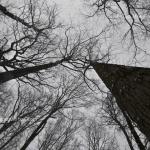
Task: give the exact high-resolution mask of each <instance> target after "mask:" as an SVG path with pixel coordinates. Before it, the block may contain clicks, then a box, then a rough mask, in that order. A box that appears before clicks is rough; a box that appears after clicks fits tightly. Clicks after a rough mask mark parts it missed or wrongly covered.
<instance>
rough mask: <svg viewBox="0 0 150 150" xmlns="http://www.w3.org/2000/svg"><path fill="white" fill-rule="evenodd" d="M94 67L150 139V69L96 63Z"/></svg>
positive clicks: (119, 104)
mask: <svg viewBox="0 0 150 150" xmlns="http://www.w3.org/2000/svg"><path fill="white" fill-rule="evenodd" d="M93 68H94V69H95V71H96V72H97V74H98V75H99V77H100V78H101V79H102V80H103V82H104V83H105V85H106V86H107V88H108V89H109V90H110V91H111V93H112V94H113V96H114V97H115V98H116V101H117V104H118V106H119V107H121V109H123V111H125V112H127V114H128V115H129V116H130V118H131V119H132V121H134V122H135V123H136V124H137V126H138V128H139V130H140V131H141V132H142V133H144V134H145V136H146V137H147V138H148V140H149V141H150V69H149V68H140V67H126V66H121V65H114V64H103V63H95V64H93Z"/></svg>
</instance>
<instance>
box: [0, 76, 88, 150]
mask: <svg viewBox="0 0 150 150" xmlns="http://www.w3.org/2000/svg"><path fill="white" fill-rule="evenodd" d="M41 90H42V89H41ZM45 90H47V92H46V91H45ZM44 91H45V92H44ZM89 95H90V93H88V90H87V88H86V84H85V83H84V82H83V80H82V78H81V77H78V76H77V77H74V78H73V77H71V78H70V80H69V76H68V77H67V76H66V74H65V76H64V77H62V78H61V81H60V83H59V84H58V85H57V87H55V88H54V87H49V89H45V88H43V91H39V92H38V91H37V90H35V89H34V88H33V89H32V88H30V89H28V87H26V88H24V86H23V87H22V85H20V86H19V87H18V96H17V97H16V100H15V99H12V101H11V103H10V105H9V108H8V109H7V110H6V111H5V114H4V115H5V118H4V119H3V121H2V122H1V128H0V136H1V139H0V149H16V147H17V146H18V148H19V147H20V149H21V150H23V149H26V148H27V147H28V146H29V145H30V144H31V143H34V140H35V139H36V137H37V136H38V135H39V134H40V133H42V131H43V129H44V128H45V126H47V125H48V124H49V123H50V122H53V120H54V121H55V118H57V117H58V120H59V114H60V113H61V114H63V111H65V109H66V110H68V109H71V108H72V107H74V108H76V107H77V108H78V107H81V106H84V103H86V98H88V96H89ZM6 101H7V99H6ZM72 123H73V122H72ZM72 123H71V124H68V129H66V130H69V129H70V128H71V129H70V130H73V129H74V128H75V129H77V128H76V126H74V125H73V127H72ZM73 124H74V123H73ZM63 127H64V126H63ZM72 128H73V129H72ZM62 129H63V128H62ZM64 130H65V129H64ZM73 131H74V130H73ZM66 132H67V131H66ZM68 134H70V132H69V133H68ZM68 136H69V135H68ZM69 137H70V136H69ZM66 140H67V139H66ZM64 142H65V141H64ZM15 145H16V147H15ZM62 146H63V144H62Z"/></svg>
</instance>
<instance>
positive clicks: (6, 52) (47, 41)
mask: <svg viewBox="0 0 150 150" xmlns="http://www.w3.org/2000/svg"><path fill="white" fill-rule="evenodd" d="M0 11H1V16H0V17H1V20H2V21H1V22H2V23H3V24H2V25H3V26H4V27H3V28H4V29H3V30H4V31H3V32H1V35H0V37H1V42H0V46H1V52H0V67H1V69H2V72H1V73H0V83H3V82H6V81H9V80H11V79H16V78H19V79H20V80H21V81H24V82H36V83H37V84H38V83H40V82H42V81H43V82H44V77H45V78H46V79H47V77H48V72H50V69H49V68H52V67H56V66H58V65H63V66H64V65H65V63H69V64H71V66H72V67H71V66H70V67H71V68H74V67H77V68H78V69H79V68H81V66H82V68H84V67H85V63H86V62H87V59H88V58H89V56H88V50H89V49H93V47H94V45H95V44H96V42H97V39H96V37H97V36H96V37H92V38H88V37H85V36H84V33H83V35H82V33H81V32H80V31H77V30H76V34H74V35H73V33H71V32H72V30H74V29H73V28H72V27H66V28H64V27H63V25H61V24H60V23H57V21H56V16H57V12H56V6H48V4H46V2H44V1H43V2H40V1H34V0H29V1H26V3H24V4H22V7H19V6H18V7H17V6H16V7H11V6H7V4H5V5H2V4H1V5H0ZM13 11H14V12H15V11H16V12H17V14H19V15H16V14H15V13H14V12H13ZM8 21H9V22H10V24H7V22H8ZM7 31H9V34H8V33H7ZM73 32H74V31H73ZM77 32H78V33H77ZM74 33H75V32H74ZM67 67H69V66H68V65H67ZM43 70H47V71H43ZM31 73H32V74H31ZM21 77H24V78H21Z"/></svg>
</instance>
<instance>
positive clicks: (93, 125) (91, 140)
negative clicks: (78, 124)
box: [85, 119, 119, 150]
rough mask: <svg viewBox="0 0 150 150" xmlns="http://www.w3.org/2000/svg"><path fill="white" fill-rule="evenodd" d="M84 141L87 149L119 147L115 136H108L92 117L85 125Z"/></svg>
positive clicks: (98, 149) (113, 148) (113, 149)
mask: <svg viewBox="0 0 150 150" xmlns="http://www.w3.org/2000/svg"><path fill="white" fill-rule="evenodd" d="M85 141H86V144H85V147H86V149H88V150H107V149H110V150H115V149H119V146H118V144H117V142H116V139H115V137H112V136H110V135H109V134H108V133H107V131H106V129H105V127H104V126H103V125H102V124H101V123H98V122H97V121H96V120H92V119H91V120H89V122H88V123H87V125H86V127H85Z"/></svg>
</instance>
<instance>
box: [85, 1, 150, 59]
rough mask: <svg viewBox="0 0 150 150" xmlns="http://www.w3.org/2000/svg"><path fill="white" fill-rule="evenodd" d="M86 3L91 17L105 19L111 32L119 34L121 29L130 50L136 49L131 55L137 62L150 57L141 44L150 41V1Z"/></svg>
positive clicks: (123, 39) (123, 38)
mask: <svg viewBox="0 0 150 150" xmlns="http://www.w3.org/2000/svg"><path fill="white" fill-rule="evenodd" d="M85 2H86V4H87V5H88V6H89V8H90V10H91V11H90V14H89V15H88V16H89V17H93V16H98V17H99V18H101V17H105V18H106V20H105V21H104V22H103V23H104V24H107V25H108V24H109V26H110V32H111V31H112V30H113V31H114V32H115V29H116V30H117V32H118V29H120V31H121V34H120V35H121V37H120V38H121V40H122V41H124V42H125V44H126V45H128V49H129V48H131V50H133V47H134V54H132V53H130V54H131V55H133V58H134V59H135V60H136V61H138V56H139V55H145V54H146V55H148V56H149V51H148V49H147V48H146V47H143V45H142V44H141V43H142V42H143V39H144V40H149V34H150V26H149V13H150V3H149V1H148V0H146V1H145V0H94V1H93V0H85ZM111 33H112V32H111ZM115 34H116V32H115ZM113 37H114V36H113ZM113 37H112V38H113ZM127 43H128V44H127Z"/></svg>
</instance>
